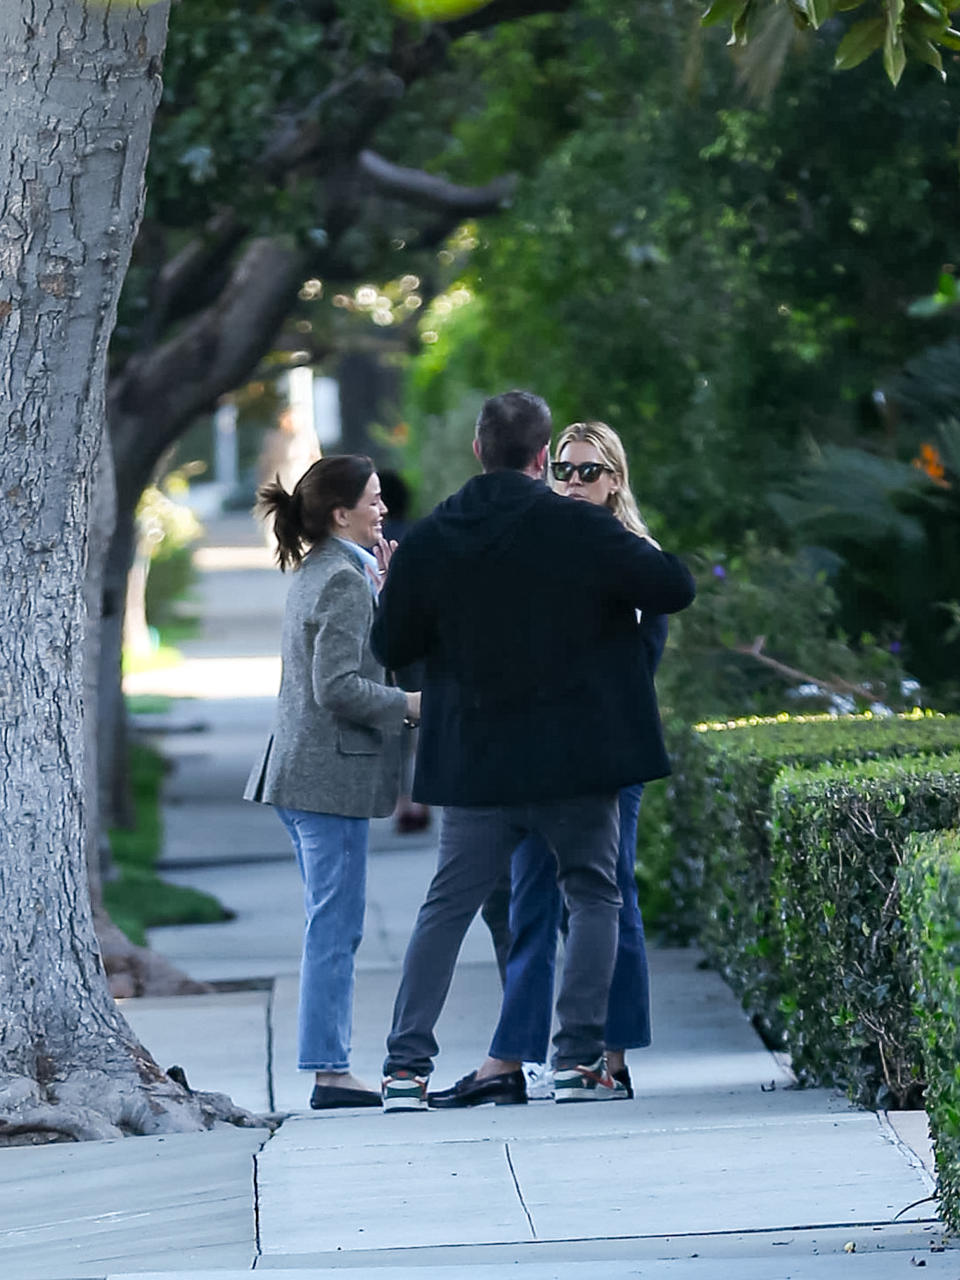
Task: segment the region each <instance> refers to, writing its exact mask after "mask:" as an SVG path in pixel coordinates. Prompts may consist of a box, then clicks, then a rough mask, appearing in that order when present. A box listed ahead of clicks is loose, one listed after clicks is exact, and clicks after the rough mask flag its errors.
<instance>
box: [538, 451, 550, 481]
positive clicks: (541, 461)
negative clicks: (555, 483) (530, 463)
mask: <svg viewBox="0 0 960 1280" xmlns="http://www.w3.org/2000/svg"><path fill="white" fill-rule="evenodd" d="M549 456H550V446H549V445H548V444H545V445H544V446H543V448H542V449H541V450H540V452H539V453H538V454H537V458H536V463H537V470H538V471H539V472H540V474H541V475H542V476H545V475H546V474H547V458H548V457H549Z"/></svg>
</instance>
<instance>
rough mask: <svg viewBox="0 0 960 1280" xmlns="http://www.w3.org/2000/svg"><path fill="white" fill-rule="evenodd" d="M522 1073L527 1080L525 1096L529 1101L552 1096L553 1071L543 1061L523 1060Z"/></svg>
mask: <svg viewBox="0 0 960 1280" xmlns="http://www.w3.org/2000/svg"><path fill="white" fill-rule="evenodd" d="M523 1075H524V1079H525V1080H526V1082H527V1097H528V1098H529V1099H530V1101H531V1102H534V1101H536V1100H537V1099H542V1098H552V1097H553V1071H552V1070H551V1069H550V1067H548V1066H547V1064H546V1063H545V1062H525V1063H524V1064H523Z"/></svg>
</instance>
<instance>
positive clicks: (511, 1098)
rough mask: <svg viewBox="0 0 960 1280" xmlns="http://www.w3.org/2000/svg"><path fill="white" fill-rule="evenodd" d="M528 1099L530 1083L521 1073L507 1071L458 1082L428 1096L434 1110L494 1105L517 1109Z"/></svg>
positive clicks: (469, 1076) (473, 1074)
mask: <svg viewBox="0 0 960 1280" xmlns="http://www.w3.org/2000/svg"><path fill="white" fill-rule="evenodd" d="M526 1100H527V1082H526V1080H525V1079H524V1078H523V1072H522V1071H504V1072H503V1074H502V1075H499V1076H487V1078H486V1079H485V1080H478V1079H477V1073H476V1072H475V1071H471V1072H470V1074H469V1075H468V1076H464V1077H463V1079H462V1080H458V1081H457V1083H456V1084H455V1085H451V1087H450V1088H449V1089H440V1090H438V1091H437V1092H436V1093H428V1094H427V1102H428V1103H429V1105H430V1106H431V1107H482V1106H483V1104H484V1103H486V1102H492V1103H494V1104H495V1105H496V1106H498V1107H503V1106H514V1105H519V1104H520V1103H524V1102H526Z"/></svg>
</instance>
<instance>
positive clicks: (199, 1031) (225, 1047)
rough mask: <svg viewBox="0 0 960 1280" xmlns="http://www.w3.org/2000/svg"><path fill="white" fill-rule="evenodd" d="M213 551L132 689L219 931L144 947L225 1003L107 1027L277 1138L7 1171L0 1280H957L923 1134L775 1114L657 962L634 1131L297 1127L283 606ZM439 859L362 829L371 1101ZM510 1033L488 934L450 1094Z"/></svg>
mask: <svg viewBox="0 0 960 1280" xmlns="http://www.w3.org/2000/svg"><path fill="white" fill-rule="evenodd" d="M210 542H211V544H212V545H211V547H210V548H209V549H208V550H207V551H206V552H205V553H204V559H203V563H205V564H206V565H207V568H206V569H205V570H204V572H203V579H202V581H203V586H202V592H201V603H202V605H203V608H204V617H205V628H204V633H203V635H201V636H200V637H198V639H197V640H196V641H194V642H191V644H190V645H186V646H184V649H185V652H186V655H187V660H186V662H185V663H184V664H183V666H182V668H177V669H173V670H172V671H171V672H168V673H159V674H158V675H157V676H155V677H154V678H153V679H152V680H151V681H146V680H140V681H139V685H140V688H141V689H145V688H147V687H149V688H152V689H155V690H166V691H168V692H172V693H174V694H176V695H178V700H177V701H176V702H175V703H174V704H173V706H172V708H171V710H170V712H169V713H168V714H167V715H166V717H165V720H166V725H165V728H166V729H167V730H170V731H165V732H163V733H162V735H160V736H158V738H157V741H158V742H160V743H161V745H162V747H163V749H164V750H165V751H167V752H168V753H169V755H170V757H171V759H172V760H173V762H174V770H173V772H172V774H171V776H170V779H169V782H168V786H167V792H166V845H165V851H164V867H165V874H167V875H168V876H169V877H170V878H171V879H174V880H176V881H178V882H180V883H184V884H190V885H194V886H196V887H198V888H202V889H205V890H207V891H209V892H211V893H214V894H216V895H217V896H218V897H219V898H220V899H221V901H223V902H224V903H225V904H226V905H227V906H229V907H231V908H232V909H233V910H234V911H235V913H236V915H235V918H234V919H233V920H232V921H230V922H228V923H224V924H218V925H208V926H195V927H191V928H176V929H164V930H155V931H154V932H153V934H152V937H151V943H152V945H153V946H154V947H156V948H157V949H158V950H160V951H162V952H163V953H164V954H166V955H167V956H169V957H170V958H171V959H173V960H175V961H176V962H177V963H178V964H180V965H182V966H183V967H184V968H185V969H187V970H188V971H189V972H190V973H191V974H193V976H195V977H198V978H205V979H208V980H210V981H212V982H215V983H217V984H219V988H218V990H217V991H216V993H215V994H212V995H209V996H191V997H182V998H174V999H164V1000H139V1001H136V1000H134V1001H128V1002H126V1003H125V1005H124V1013H125V1014H126V1016H127V1017H128V1018H129V1020H130V1021H131V1023H132V1025H133V1026H134V1028H135V1030H136V1031H137V1032H138V1034H139V1035H140V1036H141V1038H142V1039H143V1041H144V1043H145V1044H146V1045H147V1047H148V1048H149V1049H150V1050H151V1052H152V1053H153V1054H154V1055H155V1057H157V1059H158V1060H159V1061H160V1063H161V1065H163V1066H165V1067H166V1066H170V1065H173V1064H174V1063H176V1064H177V1065H180V1066H182V1067H183V1068H184V1070H185V1071H186V1073H187V1077H188V1079H189V1081H190V1083H191V1085H193V1086H194V1087H196V1088H201V1089H216V1090H221V1091H223V1092H227V1093H230V1094H231V1095H232V1096H233V1097H234V1098H235V1099H236V1101H238V1102H239V1103H241V1104H243V1105H245V1106H247V1107H249V1108H251V1109H253V1110H255V1111H258V1112H265V1111H279V1112H284V1113H288V1115H287V1118H286V1119H285V1121H284V1123H283V1124H282V1126H281V1127H280V1129H279V1130H278V1131H277V1132H276V1133H275V1134H274V1135H273V1136H272V1137H271V1136H270V1134H269V1132H268V1131H266V1130H234V1129H230V1128H226V1129H221V1130H216V1131H213V1132H211V1133H206V1134H197V1135H184V1136H178V1137H168V1138H138V1139H127V1140H124V1141H120V1142H107V1143H83V1144H77V1145H69V1146H65V1145H57V1146H53V1147H44V1148H15V1149H8V1150H4V1151H0V1277H2V1280H79V1278H80V1277H88V1278H93V1277H100V1278H103V1277H111V1278H112V1280H123V1278H125V1277H131V1276H134V1275H137V1276H140V1277H141V1280H147V1278H148V1277H151V1276H153V1277H157V1278H159V1277H161V1276H162V1277H164V1280H214V1277H217V1280H232V1278H234V1277H239V1276H240V1275H248V1274H249V1272H250V1271H251V1270H258V1271H260V1270H263V1271H270V1272H273V1273H283V1272H288V1273H289V1275H290V1277H291V1280H292V1277H293V1276H294V1275H295V1276H297V1277H304V1278H307V1277H320V1276H328V1275H329V1274H330V1272H331V1271H335V1270H341V1269H342V1270H346V1271H349V1272H350V1273H351V1276H352V1277H353V1280H374V1277H376V1278H377V1280H387V1278H389V1280H428V1278H429V1280H452V1277H458V1278H459V1277H468V1278H469V1280H488V1278H499V1277H504V1276H507V1275H511V1276H520V1277H521V1280H548V1278H553V1277H556V1278H558V1280H568V1278H569V1280H580V1278H581V1277H583V1278H584V1280H586V1278H587V1277H588V1276H590V1277H593V1276H594V1275H596V1274H597V1273H598V1271H602V1274H603V1275H604V1276H605V1277H607V1278H608V1280H620V1277H627V1276H631V1277H634V1276H642V1277H657V1278H660V1277H663V1278H664V1280H666V1278H670V1280H720V1278H723V1280H739V1278H741V1277H742V1278H743V1280H833V1278H834V1277H854V1278H858V1277H864V1278H865V1280H888V1278H893V1277H904V1278H906V1277H908V1276H910V1275H912V1274H913V1273H914V1272H913V1268H914V1267H915V1266H923V1267H924V1268H925V1272H924V1273H925V1274H926V1275H929V1276H931V1277H943V1278H946V1277H949V1278H950V1280H958V1278H960V1256H958V1254H957V1253H955V1252H953V1251H952V1250H950V1249H948V1250H947V1251H945V1252H940V1251H939V1250H940V1246H941V1231H940V1229H939V1224H938V1223H937V1222H936V1220H935V1218H934V1217H933V1206H932V1204H931V1202H930V1200H929V1197H930V1194H931V1190H932V1180H931V1176H930V1172H929V1169H928V1168H927V1167H925V1163H924V1162H925V1161H927V1162H928V1163H929V1148H928V1144H927V1142H926V1136H925V1133H926V1131H925V1119H924V1117H923V1115H922V1113H907V1114H904V1113H901V1114H900V1115H898V1116H885V1115H874V1114H873V1113H869V1112H862V1111H856V1110H853V1109H851V1108H849V1107H848V1106H847V1105H846V1103H845V1102H844V1101H843V1100H842V1099H840V1098H838V1097H836V1096H834V1095H832V1094H830V1093H828V1092H825V1091H820V1090H806V1091H802V1090H797V1089H794V1088H792V1087H791V1083H792V1078H791V1076H790V1073H789V1070H788V1069H787V1068H786V1067H785V1065H784V1064H783V1063H782V1062H780V1061H778V1060H777V1059H776V1058H775V1057H774V1056H773V1055H771V1054H770V1053H768V1052H767V1050H766V1049H765V1048H764V1047H763V1045H762V1044H761V1043H760V1041H759V1040H758V1039H757V1038H756V1036H755V1034H754V1033H753V1031H752V1029H751V1027H750V1026H749V1024H748V1022H747V1021H746V1019H745V1018H744V1016H743V1014H742V1013H741V1011H740V1009H739V1007H738V1006H737V1004H736V1002H735V1001H734V999H733V997H732V996H731V994H730V992H729V991H728V990H727V988H726V987H725V986H724V984H723V983H722V982H721V981H720V979H719V978H718V977H717V976H716V974H714V973H712V972H709V971H706V970H703V969H701V968H699V965H698V955H697V953H696V951H694V950H687V951H677V950H654V951H653V952H652V954H651V969H652V985H653V993H654V1037H655V1042H654V1045H653V1047H652V1048H651V1049H649V1050H644V1051H638V1052H635V1053H633V1054H632V1055H631V1069H632V1072H633V1076H634V1080H635V1084H636V1088H637V1099H636V1100H635V1101H633V1102H618V1103H615V1104H611V1105H610V1106H601V1105H596V1104H594V1105H590V1106H584V1107H558V1106H556V1105H554V1104H553V1103H551V1102H549V1101H543V1102H533V1103H531V1104H530V1105H528V1106H526V1107H502V1108H493V1107H485V1108H480V1109H475V1110H471V1111H466V1112H429V1113H426V1114H424V1113H420V1114H412V1115H411V1114H401V1115H393V1116H383V1115H381V1114H379V1113H377V1112H372V1113H371V1112H367V1111H358V1112H349V1113H347V1112H330V1113H311V1112H309V1110H308V1109H307V1108H306V1102H307V1099H308V1097H309V1092H310V1084H311V1081H310V1077H309V1076H308V1075H307V1074H306V1073H300V1072H297V1071H296V1069H295V1067H294V1062H295V1047H294V1046H295V1034H296V989H297V971H298V962H299V945H300V930H301V903H300V886H299V880H298V875H297V871H296V867H295V864H294V862H293V858H292V855H291V854H290V852H289V850H288V848H287V845H286V837H285V835H284V832H283V829H282V828H281V826H280V824H279V822H278V821H277V820H276V818H275V817H274V816H273V814H272V813H270V811H269V810H266V809H261V808H259V807H256V806H251V805H245V804H243V802H241V801H240V800H239V799H238V797H239V794H240V791H241V789H242V784H243V780H244V778H245V775H246V771H247V769H248V768H249V765H250V762H251V760H252V759H253V758H254V756H255V755H256V751H257V748H258V746H259V745H260V743H261V742H262V739H263V736H264V735H265V734H266V732H267V731H268V728H269V722H270V716H271V713H272V693H273V691H274V688H273V687H272V686H271V683H270V682H271V681H273V682H274V686H275V681H276V675H277V671H278V668H277V663H276V643H277V640H278V637H279V610H280V608H281V606H282V590H281V589H280V588H282V586H283V582H282V580H281V579H280V575H279V574H278V573H277V572H276V571H275V570H272V569H270V568H269V566H268V562H267V558H266V556H265V555H264V554H263V552H262V549H261V548H260V547H259V546H258V544H257V535H256V532H255V530H253V529H252V527H251V528H247V527H245V526H241V525H240V524H239V522H238V521H237V520H235V519H234V520H230V521H227V522H224V523H223V524H222V525H220V526H219V527H216V528H214V529H213V530H212V531H211V536H210ZM218 544H220V545H221V546H222V548H223V549H222V550H218V549H217V547H218ZM278 580H279V587H278ZM241 676H242V682H240V683H238V681H240V680H241ZM238 693H242V694H244V695H246V696H242V697H241V696H237V695H238ZM187 694H190V695H192V698H193V700H191V701H187V700H186V697H185V696H184V695H187ZM197 724H202V725H203V726H204V728H203V729H202V730H198V729H197V728H196V725H197ZM154 727H155V728H156V727H157V726H156V725H154ZM178 728H179V729H180V730H181V731H180V732H178V731H177V730H178ZM433 859H434V849H433V842H432V839H431V838H430V833H427V834H426V836H422V837H421V836H418V837H396V836H394V835H393V832H392V829H391V826H390V824H389V823H388V822H382V823H377V824H375V826H374V831H373V835H372V841H371V856H370V867H369V892H368V903H369V905H368V913H367V925H366V936H365V938H364V941H363V944H362V946H361V949H360V953H359V956H358V976H357V999H356V1025H355V1036H354V1039H355V1053H354V1068H355V1070H356V1071H357V1073H358V1074H360V1075H362V1076H366V1077H367V1078H368V1079H369V1080H370V1081H371V1082H374V1081H376V1079H377V1078H378V1075H379V1066H380V1060H381V1058H382V1055H383V1039H384V1034H385V1031H386V1028H387V1025H388V1022H389V1016H390V1008H391V1004H392V1001H393V997H394V994H395V991H396V986H397V981H398V970H399V965H400V961H401V959H402V954H403V949H404V947H405V944H406V940H407V938H408V936H409V932H410V928H411V925H412V922H413V918H414V916H415V913H416V910H417V907H418V906H419V903H420V901H421V899H422V895H423V892H424V889H425V886H426V884H427V882H428V880H429V877H430V874H431V872H432V864H433ZM497 1005H498V984H497V978H496V971H495V967H494V964H493V955H492V949H491V946H490V942H489V938H488V937H487V936H486V935H485V932H484V930H483V928H482V926H478V925H475V926H474V928H473V929H472V930H471V932H470V935H469V936H468V939H467V942H466V944H465V947H464V952H463V956H462V963H461V965H460V967H459V970H458V973H457V976H456V979H455V983H454V987H453V990H452V993H451V996H450V1000H449V1002H448V1005H447V1008H446V1010H445V1012H444V1015H443V1018H442V1021H441V1023H440V1026H439V1029H438V1036H439V1039H440V1042H441V1045H442V1053H441V1056H440V1059H439V1061H438V1063H437V1075H436V1079H437V1081H438V1083H439V1084H440V1085H441V1086H443V1085H445V1084H447V1083H450V1082H452V1081H453V1080H454V1079H455V1078H456V1077H457V1076H459V1075H461V1074H463V1073H464V1072H465V1071H467V1070H469V1069H470V1068H472V1067H473V1066H475V1065H476V1063H477V1062H478V1061H479V1059H480V1058H481V1056H482V1055H483V1053H484V1052H485V1049H486V1046H487V1038H488V1037H489V1034H490V1032H491V1029H492V1027H493V1023H494V1021H495V1016H496V1011H497ZM851 1246H853V1247H852V1248H851Z"/></svg>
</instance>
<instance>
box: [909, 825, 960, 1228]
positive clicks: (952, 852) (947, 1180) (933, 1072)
mask: <svg viewBox="0 0 960 1280" xmlns="http://www.w3.org/2000/svg"><path fill="white" fill-rule="evenodd" d="M899 878H900V887H901V893H902V897H903V916H904V922H905V924H906V927H907V932H908V935H909V939H910V945H911V951H912V956H913V973H914V1011H915V1014H916V1018H917V1022H918V1024H919V1037H920V1047H921V1052H922V1056H923V1067H924V1075H925V1079H926V1095H925V1103H926V1109H927V1115H928V1117H929V1120H930V1130H931V1133H932V1135H933V1141H934V1146H935V1149H936V1155H937V1191H938V1194H939V1198H940V1212H941V1215H942V1216H943V1218H944V1221H945V1222H946V1223H947V1224H948V1226H949V1227H950V1228H951V1230H953V1231H955V1232H956V1231H960V831H956V830H954V831H939V832H928V833H926V834H923V835H913V836H911V837H910V839H909V840H908V842H907V857H906V858H905V859H904V864H903V866H902V867H901V869H900V877H899Z"/></svg>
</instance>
